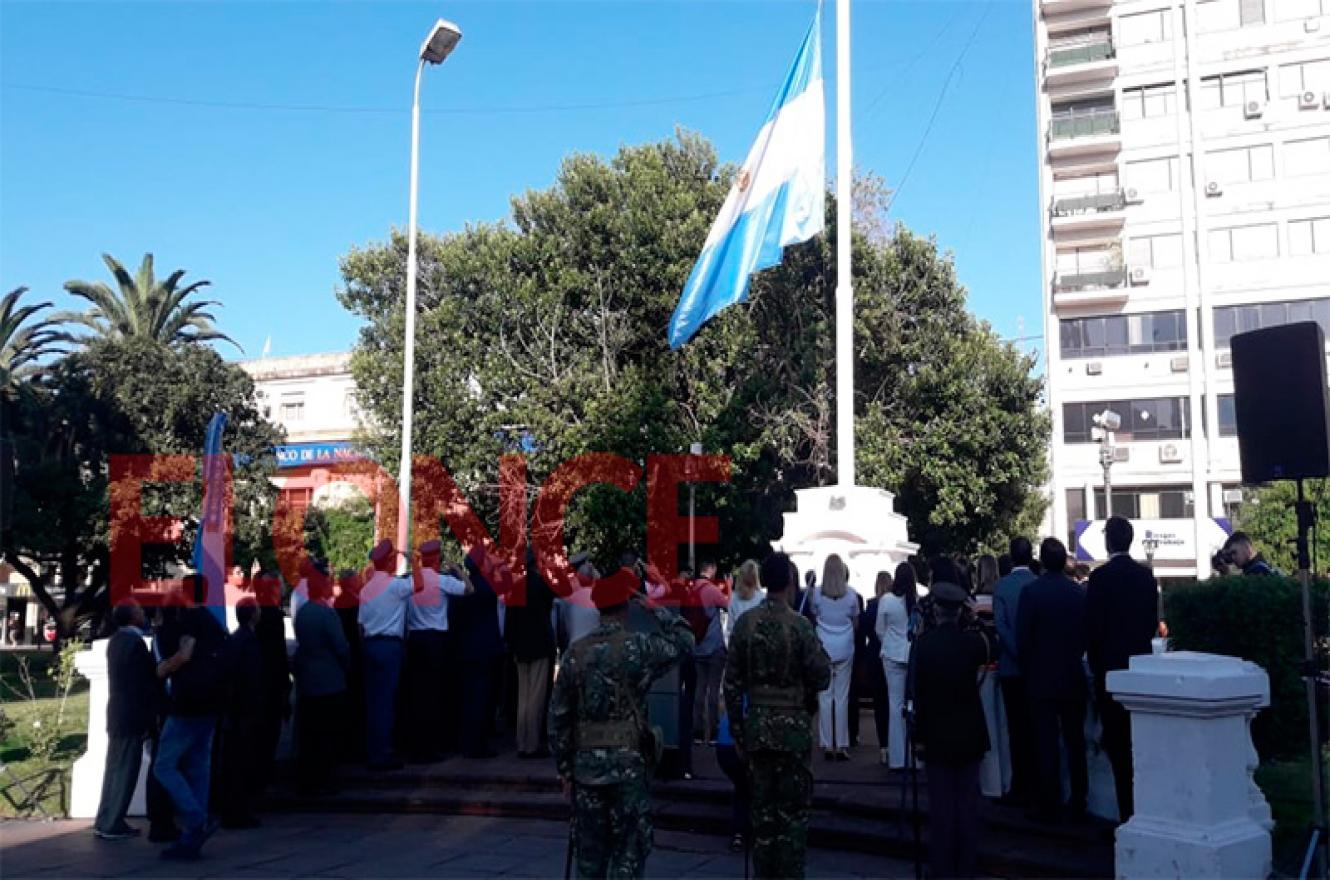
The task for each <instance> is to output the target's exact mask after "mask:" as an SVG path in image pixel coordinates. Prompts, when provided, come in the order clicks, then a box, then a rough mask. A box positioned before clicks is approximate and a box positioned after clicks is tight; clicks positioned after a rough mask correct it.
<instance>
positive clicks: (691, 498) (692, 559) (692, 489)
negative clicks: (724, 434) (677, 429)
mask: <svg viewBox="0 0 1330 880" xmlns="http://www.w3.org/2000/svg"><path fill="white" fill-rule="evenodd" d="M688 454H689V455H701V454H702V444H701V443H694V444H692V445H691V446H689V447H688ZM694 470H695V469H694V468H693V460H692V459H691V458H690V459H688V478H689V479H688V570H689V571H690V572H691V573H692V576H693V577H697V541H696V539H697V534H696V528H695V526H694V525H693V511H694V509H695V507H696V503H697V483H695V482H694V481H693V479H692V477H693V475H694Z"/></svg>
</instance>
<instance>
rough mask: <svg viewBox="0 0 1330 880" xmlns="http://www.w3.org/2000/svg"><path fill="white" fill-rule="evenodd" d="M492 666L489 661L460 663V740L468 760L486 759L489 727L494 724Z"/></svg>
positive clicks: (488, 752) (488, 748) (488, 750)
mask: <svg viewBox="0 0 1330 880" xmlns="http://www.w3.org/2000/svg"><path fill="white" fill-rule="evenodd" d="M494 669H495V666H494V663H492V662H491V661H489V660H465V661H463V662H462V685H461V698H462V712H461V716H462V717H461V730H460V739H461V746H462V754H463V755H464V756H466V757H468V758H480V757H487V756H489V755H491V754H493V752H491V751H490V747H489V736H490V726H491V725H492V724H493V723H494V695H493V690H494V682H493V673H494Z"/></svg>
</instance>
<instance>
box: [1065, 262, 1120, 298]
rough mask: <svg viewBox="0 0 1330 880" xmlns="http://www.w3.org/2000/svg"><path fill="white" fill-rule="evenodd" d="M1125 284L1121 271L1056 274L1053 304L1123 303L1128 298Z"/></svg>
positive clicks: (1087, 269) (1114, 269) (1101, 270)
mask: <svg viewBox="0 0 1330 880" xmlns="http://www.w3.org/2000/svg"><path fill="white" fill-rule="evenodd" d="M1127 280H1128V274H1127V270H1126V268H1125V267H1118V268H1111V267H1107V266H1105V267H1101V268H1086V269H1078V270H1076V271H1074V272H1059V273H1058V274H1057V275H1056V276H1054V278H1053V304H1054V305H1056V306H1064V307H1074V306H1091V305H1094V306H1102V305H1113V304H1120V303H1124V302H1126V301H1127V297H1128V295H1129V289H1128V287H1127Z"/></svg>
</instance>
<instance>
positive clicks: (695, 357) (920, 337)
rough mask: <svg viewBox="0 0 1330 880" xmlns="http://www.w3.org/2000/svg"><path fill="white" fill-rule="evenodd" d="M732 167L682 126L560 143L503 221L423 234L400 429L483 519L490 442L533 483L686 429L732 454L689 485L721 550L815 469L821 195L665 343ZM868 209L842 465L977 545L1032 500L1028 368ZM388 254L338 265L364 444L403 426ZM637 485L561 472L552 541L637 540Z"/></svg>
mask: <svg viewBox="0 0 1330 880" xmlns="http://www.w3.org/2000/svg"><path fill="white" fill-rule="evenodd" d="M733 174H734V169H733V168H732V167H730V166H721V165H720V164H719V163H718V162H717V160H716V155H715V151H714V150H713V149H712V147H711V146H710V145H709V144H708V143H707V142H706V141H705V140H703V139H702V138H700V137H698V136H696V135H692V134H687V133H681V134H680V135H679V136H678V137H677V138H675V139H674V140H668V141H663V142H659V143H652V144H646V145H643V146H634V147H624V148H622V149H621V150H620V151H619V152H618V153H617V154H616V155H615V156H614V157H613V158H611V159H609V160H604V159H601V158H598V157H595V156H588V155H573V156H570V157H569V158H568V159H566V160H565V162H564V163H563V166H562V168H561V170H560V172H559V175H558V177H557V180H556V181H555V184H554V186H553V187H552V188H550V189H548V190H544V191H534V192H528V193H525V194H523V195H521V196H518V197H515V198H514V199H513V202H512V216H511V218H510V219H509V220H508V221H506V222H501V223H492V224H480V225H476V226H470V227H468V228H466V229H465V230H463V231H461V232H458V233H453V234H449V235H444V236H432V235H424V236H422V237H421V241H420V248H419V253H420V302H421V313H420V315H419V318H418V331H417V332H418V334H419V337H418V338H419V343H418V345H417V349H416V358H417V360H416V386H415V389H416V390H415V396H416V399H415V413H416V423H415V444H414V445H415V448H416V450H417V452H418V453H420V454H429V455H434V456H438V457H440V458H442V460H443V462H444V464H445V465H446V466H447V467H448V469H449V471H450V472H451V473H452V474H453V475H454V477H456V478H457V480H458V482H459V484H460V485H461V487H462V488H463V490H464V491H465V492H466V493H467V495H468V497H469V498H470V500H471V501H472V503H473V505H474V506H476V507H477V508H479V509H480V510H481V511H483V512H484V513H485V514H486V515H487V516H488V517H489V522H490V523H491V525H493V523H494V514H495V510H496V507H497V486H496V482H497V467H498V457H499V456H500V455H501V454H503V453H505V452H518V451H521V452H524V453H525V454H526V455H527V458H528V466H529V471H530V474H529V478H528V479H529V482H530V483H531V485H532V491H534V487H536V486H538V485H539V484H540V482H541V481H543V480H544V479H545V477H546V476H547V475H548V474H550V473H551V472H552V470H553V469H554V468H555V467H556V466H558V465H559V464H560V463H562V462H564V461H566V460H567V459H569V458H572V457H573V456H576V455H578V454H581V453H584V452H588V451H601V452H614V453H618V454H620V455H623V456H626V457H628V458H629V459H631V460H634V461H637V462H639V463H642V462H644V460H645V457H646V456H647V455H648V454H649V453H678V452H685V451H686V450H687V449H688V445H689V444H690V443H691V442H694V441H700V442H701V443H702V444H703V446H704V448H705V449H706V450H708V451H710V452H718V453H724V454H727V455H729V456H730V457H731V459H732V462H733V473H732V482H731V483H730V484H728V485H724V486H711V485H705V484H703V485H700V486H699V489H698V499H699V511H700V512H702V513H708V514H714V515H716V516H717V517H718V518H719V520H720V534H721V544H720V546H719V547H716V548H711V549H709V550H708V551H707V552H708V553H714V554H715V555H717V556H718V557H719V558H720V560H721V561H722V562H724V563H728V562H732V561H736V560H738V559H741V558H743V557H745V556H749V555H754V554H757V553H760V552H762V550H763V549H764V548H765V546H766V545H767V543H768V542H769V541H771V540H773V539H775V538H778V537H779V535H780V531H781V513H782V512H783V511H787V510H791V509H792V508H793V502H794V499H793V494H792V493H793V490H794V489H795V488H797V487H802V486H812V485H817V484H819V483H826V482H829V481H831V480H832V479H834V476H835V462H834V459H833V454H832V450H833V449H834V448H835V443H834V433H833V426H834V422H835V417H834V414H835V394H834V375H833V373H834V365H833V351H834V335H833V323H832V322H833V318H834V312H835V303H834V295H835V287H836V279H835V260H834V253H835V251H834V248H835V228H834V222H833V221H832V218H833V217H834V210H835V206H834V204H829V205H828V224H827V225H828V231H827V234H825V235H821V236H818V237H817V238H815V239H814V240H812V241H810V242H807V243H805V244H802V245H798V246H795V247H792V248H789V249H787V251H786V256H785V260H784V261H783V262H782V264H781V265H780V266H779V267H776V268H773V269H771V270H769V271H766V272H763V273H760V274H759V275H758V276H756V277H755V278H754V279H753V282H752V285H751V288H750V292H749V299H748V301H747V302H746V303H744V304H741V305H738V306H735V307H732V308H730V309H727V310H726V311H724V312H722V313H721V314H720V315H719V316H718V317H716V318H715V319H713V320H712V321H711V322H710V323H709V324H708V325H707V326H706V327H705V328H704V329H703V330H702V331H701V332H700V333H699V334H698V335H697V336H696V337H695V338H694V339H693V340H692V341H691V342H689V343H688V344H687V345H685V346H683V347H682V348H681V349H680V350H678V351H670V350H669V348H668V344H667V342H666V327H667V324H668V322H669V318H670V315H671V313H672V312H673V310H674V307H675V304H676V302H677V301H678V297H679V292H680V291H681V290H682V288H683V285H684V282H685V281H686V280H687V277H688V274H689V272H690V271H691V269H692V266H693V262H694V260H695V259H696V256H697V253H698V252H699V250H700V249H701V246H702V242H703V240H704V239H705V237H706V234H707V231H708V229H709V228H710V225H711V223H712V221H713V219H714V218H715V216H716V213H717V211H718V209H719V207H720V204H721V202H722V201H723V200H724V198H725V195H726V192H727V191H728V188H729V184H730V181H731V180H732V178H733ZM883 194H884V193H883V190H882V188H881V187H880V185H878V184H876V183H874V182H873V181H872V180H871V179H870V180H869V181H868V183H867V185H865V186H861V187H860V193H859V195H858V196H856V211H855V213H856V216H859V217H861V218H880V217H881V210H880V207H881V204H882V196H883ZM875 200H876V201H875ZM829 201H830V200H829ZM869 229H870V231H872V232H874V234H873V235H872V236H860V235H856V237H855V241H854V256H855V299H856V321H855V347H856V350H857V352H858V361H857V363H856V373H857V398H856V400H855V409H856V412H857V414H858V426H857V435H858V450H859V451H858V462H857V465H858V468H859V474H860V482H861V483H863V484H865V485H880V486H884V487H888V488H892V489H896V490H898V491H899V493H900V495H899V500H900V506H901V509H902V511H903V512H904V513H906V514H907V515H908V516H909V518H910V521H911V525H912V528H913V530H914V534H915V535H916V536H917V537H919V538H921V539H922V540H923V542H924V544H925V549H926V550H928V551H932V550H940V549H948V550H972V549H975V548H976V547H978V546H980V545H981V544H983V543H986V542H992V541H995V540H997V539H999V538H1000V537H1001V536H1003V535H1005V534H1006V532H1007V530H1009V529H1012V528H1015V527H1017V526H1018V525H1021V524H1023V523H1026V522H1028V520H1029V518H1030V517H1032V516H1034V517H1037V516H1038V515H1039V512H1040V511H1039V510H1038V502H1037V500H1036V496H1035V493H1034V491H1033V490H1034V487H1036V486H1038V485H1039V484H1040V482H1041V481H1042V479H1043V475H1044V474H1043V469H1044V450H1045V448H1046V444H1047V434H1048V424H1047V419H1046V418H1045V417H1044V416H1043V415H1042V414H1041V413H1040V412H1039V410H1038V399H1039V394H1040V387H1041V386H1040V381H1039V380H1038V379H1036V378H1034V377H1032V376H1031V375H1030V373H1031V368H1032V366H1033V364H1032V363H1031V362H1030V360H1029V359H1028V358H1026V357H1025V356H1023V355H1021V354H1020V353H1019V352H1017V351H1016V350H1015V349H1014V348H1012V347H1011V346H1009V345H1004V344H1002V343H1000V342H999V341H998V340H997V339H996V337H995V335H994V334H993V333H992V331H991V330H990V329H989V328H988V327H987V326H985V325H983V324H982V323H981V322H978V321H976V320H975V319H974V318H973V317H972V316H971V315H970V314H969V313H968V312H967V311H966V308H965V291H964V289H963V288H962V287H961V286H960V285H959V284H958V282H957V280H956V277H955V273H954V270H953V267H952V264H951V260H950V258H949V257H947V256H944V255H942V254H939V253H938V250H937V247H936V244H935V243H934V242H933V241H931V240H929V239H924V238H920V237H918V236H915V235H913V234H912V233H910V232H909V231H908V230H906V229H905V228H903V227H897V228H896V229H894V230H893V231H892V232H891V233H890V234H885V233H882V232H881V231H880V229H881V227H880V224H870V226H869ZM405 266H406V241H405V237H404V236H402V235H400V234H397V233H394V235H393V236H392V238H391V240H390V241H388V242H386V243H381V244H374V245H371V246H368V247H365V248H357V249H354V250H352V251H351V252H350V253H349V254H348V255H347V256H346V257H344V258H343V260H342V265H341V268H342V276H343V284H342V287H341V289H340V291H339V297H340V299H341V301H342V303H343V304H344V305H345V306H346V307H347V308H348V309H350V310H351V311H353V312H355V313H356V314H358V315H360V316H362V317H363V318H365V319H366V322H367V323H366V325H365V326H364V327H363V328H362V331H361V336H360V341H359V344H358V346H357V349H356V352H355V355H354V357H353V361H352V368H353V371H354V373H355V376H356V382H357V386H358V389H359V392H358V393H359V398H360V402H361V405H362V406H363V407H364V409H365V410H366V411H367V412H368V413H370V414H371V415H372V422H373V424H374V425H375V426H377V427H376V433H374V434H373V435H371V436H369V437H367V438H365V444H366V445H367V446H368V447H369V448H371V449H372V450H375V451H376V452H377V453H378V457H379V460H381V461H385V462H391V461H395V460H396V455H395V453H394V450H395V449H396V447H397V443H398V432H399V431H400V407H401V396H400V395H401V392H400V387H401V385H400V382H401V369H402V354H401V339H402V327H403V312H402V303H403V301H404V297H403V293H402V292H403V289H404V286H405ZM644 483H645V481H643V484H644ZM643 484H639V486H638V487H637V489H636V490H635V491H634V492H632V493H622V492H619V491H618V490H616V489H613V488H610V487H597V488H593V489H589V490H587V491H583V492H580V493H578V495H577V496H576V498H575V500H574V504H573V506H572V510H571V511H570V512H569V517H568V534H569V540H570V542H571V543H573V544H575V545H577V546H578V547H579V548H582V549H587V550H590V551H592V552H593V553H595V554H597V555H598V556H600V557H601V558H604V559H607V560H612V559H613V558H614V557H615V556H616V555H617V553H619V552H620V551H622V550H625V549H638V550H640V549H642V548H643V545H644V532H645V523H644V519H645V485H643Z"/></svg>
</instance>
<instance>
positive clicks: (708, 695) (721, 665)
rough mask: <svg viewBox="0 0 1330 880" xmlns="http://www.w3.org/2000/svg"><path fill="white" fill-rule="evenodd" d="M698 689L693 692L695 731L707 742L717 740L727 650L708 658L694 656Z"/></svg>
mask: <svg viewBox="0 0 1330 880" xmlns="http://www.w3.org/2000/svg"><path fill="white" fill-rule="evenodd" d="M693 664H694V671H695V672H696V678H695V679H694V680H695V682H696V685H697V686H696V688H695V689H694V692H693V730H694V731H695V732H696V733H697V735H698V736H699V737H700V738H701V739H702V740H704V741H706V742H711V741H714V740H715V739H716V729H717V727H718V726H719V725H720V680H721V677H722V676H723V675H724V674H725V649H724V648H721V649H720V650H718V651H716V652H714V653H712V654H710V655H708V656H706V657H698V656H697V655H693Z"/></svg>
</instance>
